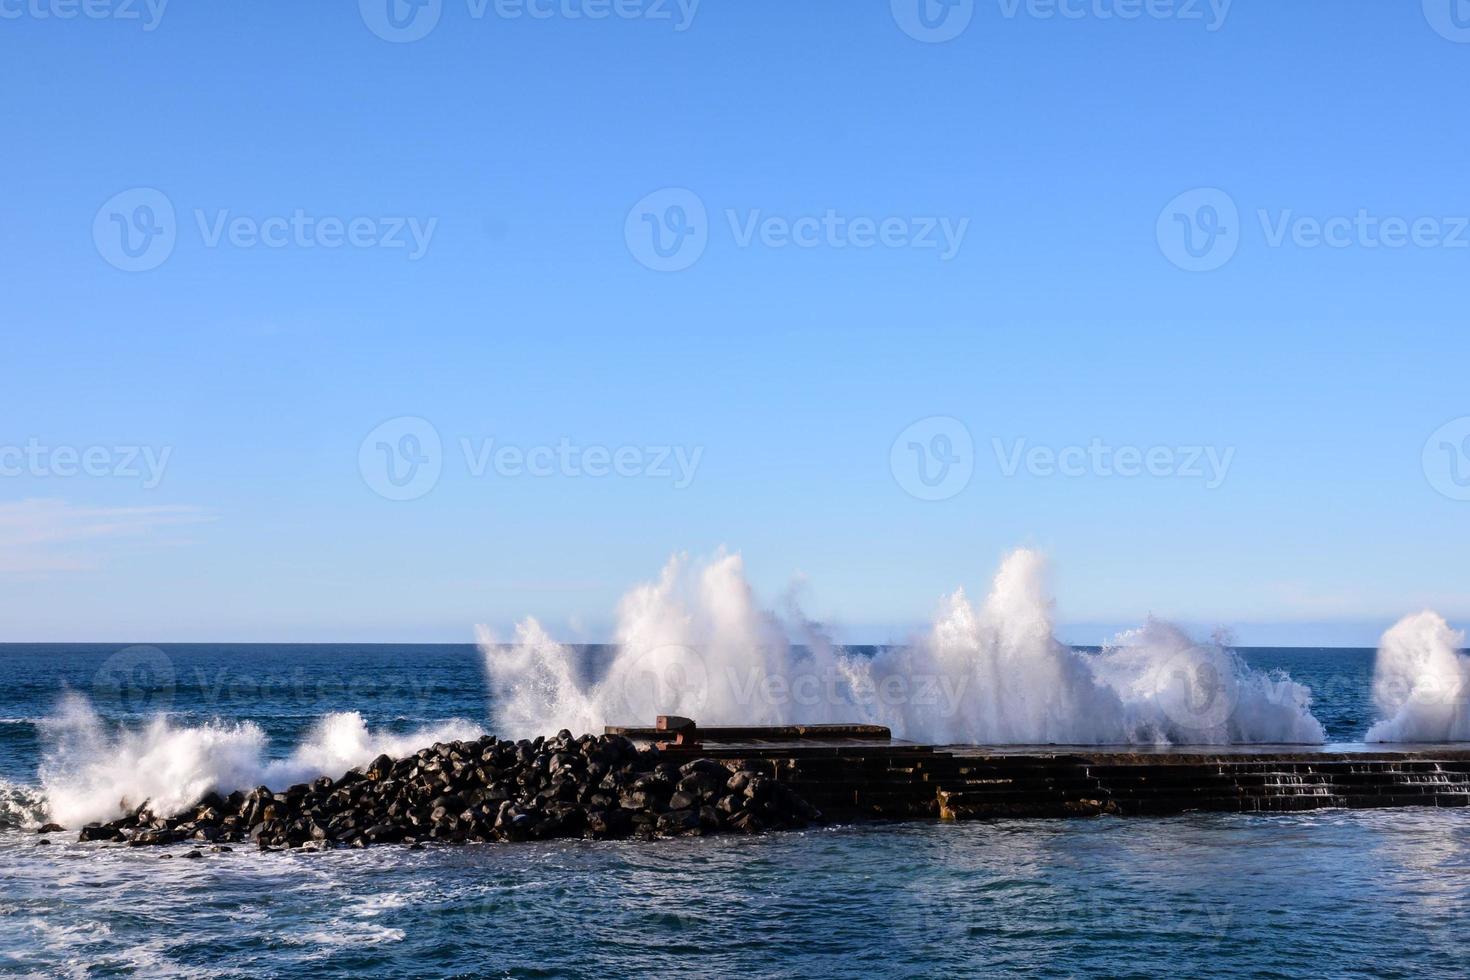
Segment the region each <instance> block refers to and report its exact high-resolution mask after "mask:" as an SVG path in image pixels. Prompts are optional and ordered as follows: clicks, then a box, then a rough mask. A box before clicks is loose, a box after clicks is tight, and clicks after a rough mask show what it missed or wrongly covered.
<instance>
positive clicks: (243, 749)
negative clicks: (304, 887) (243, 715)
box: [40, 693, 481, 827]
mask: <svg viewBox="0 0 1470 980" xmlns="http://www.w3.org/2000/svg"><path fill="white" fill-rule="evenodd" d="M41 730H42V735H43V738H44V740H45V744H46V750H45V754H44V756H43V758H42V762H41V767H40V776H41V785H42V788H43V789H44V791H45V796H46V806H47V810H48V812H49V815H50V819H52V820H54V821H56V822H57V823H60V824H62V825H64V826H67V827H78V826H81V825H83V824H86V823H90V822H93V821H105V820H111V819H115V818H116V817H118V816H121V815H122V814H124V813H126V812H128V811H129V810H132V809H134V808H135V807H137V806H139V805H141V804H142V803H144V802H148V804H149V806H150V808H152V809H153V810H154V811H155V812H157V813H174V812H177V811H178V810H180V809H182V808H183V807H186V806H188V805H189V804H191V803H193V802H194V801H195V800H197V799H199V798H200V797H201V796H203V795H204V794H205V793H208V792H210V791H211V790H213V791H217V792H221V793H230V792H233V791H234V790H237V789H249V788H252V787H254V786H259V785H265V786H270V787H271V788H273V789H281V788H284V787H286V786H289V785H291V784H293V783H299V782H305V781H307V780H310V779H314V778H316V777H317V776H324V775H327V776H340V775H341V774H342V773H344V772H346V771H347V770H348V769H351V768H353V767H354V766H362V765H366V764H367V763H369V762H371V761H372V760H373V759H374V758H376V757H377V756H378V755H380V754H382V753H387V754H389V755H402V754H406V753H409V752H416V751H418V750H419V749H421V748H423V747H425V746H427V745H431V744H433V743H434V742H441V741H449V740H453V739H464V738H474V737H478V736H479V735H480V734H481V729H480V727H479V726H476V725H474V724H471V723H470V722H467V721H462V720H458V719H455V720H451V721H448V722H443V723H441V724H438V725H434V726H430V727H426V728H421V729H419V730H417V731H415V732H412V733H410V734H406V735H390V734H386V733H382V732H373V731H370V730H369V729H368V726H367V723H366V722H365V721H363V718H362V716H361V715H360V714H358V713H357V712H355V711H348V712H337V713H333V714H329V715H326V716H324V717H323V718H321V719H320V720H319V721H318V722H317V723H316V725H315V727H313V729H312V730H311V732H310V734H309V735H307V736H306V738H304V739H303V740H302V741H301V743H300V744H299V745H297V746H296V747H295V749H294V750H292V752H291V754H290V755H289V756H287V757H286V758H284V759H274V760H272V759H270V758H268V756H267V749H268V748H269V739H268V738H267V737H266V735H265V733H264V732H263V731H262V730H261V729H260V727H259V726H258V725H255V724H254V723H252V722H241V723H224V722H210V723H208V724H204V725H197V726H185V725H177V724H174V723H172V722H170V721H169V720H168V719H167V718H166V717H163V716H158V717H156V718H154V719H153V720H152V721H150V722H148V723H147V724H145V725H143V726H141V727H128V726H125V725H111V724H109V723H107V722H105V721H104V720H103V719H102V718H101V717H100V716H99V715H98V714H97V712H96V711H94V710H93V708H92V706H91V704H90V703H89V702H88V701H87V699H86V698H85V697H83V696H82V695H80V694H75V693H73V694H68V695H66V696H65V697H64V698H63V699H62V701H61V704H60V705H59V706H58V708H57V711H56V713H55V714H54V715H52V716H51V717H49V718H47V719H45V720H44V721H43V722H42V723H41Z"/></svg>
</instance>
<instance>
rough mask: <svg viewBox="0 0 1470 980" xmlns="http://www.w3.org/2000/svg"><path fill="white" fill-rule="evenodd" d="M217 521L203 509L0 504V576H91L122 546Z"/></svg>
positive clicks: (25, 502)
mask: <svg viewBox="0 0 1470 980" xmlns="http://www.w3.org/2000/svg"><path fill="white" fill-rule="evenodd" d="M212 520H214V517H213V515H211V514H210V513H209V512H208V511H206V510H204V509H203V508H199V507H186V506H155V507H92V506H79V505H76V504H71V503H68V502H67V501H65V500H57V499H51V498H33V499H29V500H18V501H0V574H4V575H38V574H49V573H60V572H79V571H89V570H92V569H95V568H97V567H99V566H100V564H101V560H102V557H103V556H104V554H105V553H106V552H107V551H109V550H111V549H112V548H113V547H115V546H116V543H117V542H119V541H127V540H133V541H136V540H139V539H145V540H146V539H150V538H153V537H155V536H156V535H157V534H158V533H159V532H161V531H163V530H165V529H168V528H173V527H180V526H184V525H192V524H202V523H205V522H207V521H212Z"/></svg>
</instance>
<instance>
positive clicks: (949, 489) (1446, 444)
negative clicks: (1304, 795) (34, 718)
mask: <svg viewBox="0 0 1470 980" xmlns="http://www.w3.org/2000/svg"><path fill="white" fill-rule="evenodd" d="M386 2H387V0H363V2H362V3H361V4H352V3H345V2H344V3H335V4H309V5H308V4H301V3H287V2H284V0H267V2H261V3H256V4H248V5H234V4H232V5H221V4H197V3H190V4H185V3H182V2H178V0H175V2H174V3H171V4H168V5H166V6H165V7H163V8H162V9H161V11H160V9H159V8H158V6H157V5H156V4H155V6H154V7H152V8H150V7H148V6H147V5H145V4H143V3H142V2H141V0H139V2H137V3H127V4H123V2H122V0H117V2H116V3H108V2H107V0H96V5H95V6H93V7H90V8H88V9H89V10H91V11H92V13H94V14H96V16H74V17H64V16H61V14H64V13H68V12H73V13H74V12H75V10H76V8H74V7H71V6H69V5H68V3H67V0H24V2H21V0H7V2H6V3H5V4H0V14H3V17H0V55H3V56H0V83H3V91H4V92H5V94H4V95H3V96H0V126H3V131H4V132H5V134H6V135H7V138H8V145H9V146H10V150H11V151H10V152H9V153H8V154H6V161H7V162H6V164H5V165H4V166H5V186H6V189H7V192H8V193H6V194H5V195H4V196H3V198H0V219H3V220H0V289H3V297H4V302H3V307H0V309H3V321H0V322H3V323H4V331H5V341H6V343H5V355H6V356H5V358H4V371H3V375H4V384H3V385H0V473H3V475H0V633H3V638H5V639H13V640H103V641H112V640H117V641H124V640H126V641H138V642H146V641H166V640H179V639H195V640H228V639H240V640H384V641H391V640H424V641H433V640H444V641H460V640H469V639H470V638H471V637H472V631H471V630H472V626H473V624H475V623H479V622H484V623H489V624H491V625H493V626H496V627H498V628H501V629H503V628H505V627H506V626H507V625H508V624H510V623H511V622H513V621H514V620H517V619H519V618H520V617H522V616H524V615H527V614H535V615H537V616H540V617H542V618H543V620H544V621H546V622H547V623H549V624H551V625H552V627H553V631H554V632H557V633H558V634H559V635H562V636H564V637H566V638H568V639H577V638H581V639H600V638H604V637H605V636H606V634H607V630H608V626H609V623H610V621H611V618H612V611H613V609H614V607H615V605H616V602H617V598H618V596H619V595H620V594H621V593H622V592H623V591H624V590H625V589H626V588H628V587H629V586H631V585H633V584H635V583H636V582H639V581H642V580H645V579H648V578H651V577H652V576H654V575H655V574H656V573H657V571H658V568H659V567H660V566H661V564H662V563H663V561H664V560H665V559H666V558H667V556H668V555H669V554H671V553H673V552H675V551H688V552H690V553H692V554H695V555H702V554H709V553H711V552H713V551H715V550H716V549H717V548H719V547H721V546H725V547H728V548H730V549H734V550H739V551H741V552H742V553H743V554H744V555H745V558H746V562H747V565H748V568H749V572H750V575H751V577H752V580H753V581H754V583H755V584H756V586H757V587H758V589H759V590H760V591H761V592H762V593H763V594H765V595H768V596H775V595H777V594H779V593H780V592H782V591H783V590H784V589H786V588H787V586H788V585H789V584H790V582H791V581H792V580H793V578H800V579H802V580H803V581H805V583H806V585H805V592H804V602H805V604H806V606H807V607H808V613H809V614H811V615H813V616H816V617H818V618H822V619H824V620H829V621H831V622H833V623H834V624H836V625H837V628H838V631H839V635H841V636H843V637H845V638H848V639H851V640H854V641H861V640H883V639H887V638H891V637H896V636H899V635H902V633H903V632H904V631H906V630H907V629H909V628H911V627H912V626H914V625H915V624H919V623H922V622H924V621H926V620H927V619H928V618H929V616H930V614H931V612H932V611H933V609H934V607H935V604H936V602H937V600H938V598H939V597H940V596H941V595H942V594H943V593H945V592H947V591H950V590H952V589H953V588H955V587H956V586H960V585H964V586H967V587H968V588H970V589H971V590H972V591H982V590H983V589H984V586H985V584H986V582H987V581H988V579H989V577H990V575H991V574H992V572H993V570H994V568H995V566H996V563H997V561H998V560H999V558H1000V557H1001V556H1002V555H1003V554H1004V553H1005V552H1006V551H1007V550H1008V549H1010V548H1012V547H1014V546H1017V545H1028V546H1033V547H1038V548H1041V549H1043V550H1045V551H1046V552H1047V553H1048V554H1049V555H1050V556H1051V559H1052V561H1053V563H1054V570H1055V574H1054V585H1055V590H1056V593H1057V596H1058V614H1059V616H1060V618H1061V619H1062V620H1063V621H1064V622H1066V623H1067V624H1068V628H1067V633H1066V635H1067V636H1068V637H1069V638H1071V639H1074V640H1077V641H1080V642H1096V641H1098V640H1100V639H1102V637H1103V636H1104V635H1105V634H1106V633H1107V632H1108V631H1110V630H1112V629H1113V628H1115V627H1119V626H1125V625H1129V624H1133V623H1136V622H1138V621H1139V620H1140V619H1141V618H1142V617H1144V616H1146V615H1148V614H1149V613H1154V614H1157V615H1161V616H1166V617H1170V618H1175V619H1179V620H1182V621H1185V622H1188V623H1191V624H1196V625H1199V626H1201V627H1203V626H1213V625H1215V624H1224V625H1228V626H1231V627H1233V628H1235V630H1236V633H1237V635H1238V637H1239V638H1240V640H1241V641H1242V642H1254V643H1276V642H1281V643H1307V644H1310V643H1362V644H1371V643H1372V642H1373V641H1374V640H1375V639H1376V637H1377V635H1378V632H1379V631H1380V630H1381V629H1382V628H1383V627H1384V626H1385V625H1387V624H1388V623H1389V622H1391V621H1392V620H1394V619H1396V618H1398V617H1399V616H1400V615H1403V614H1405V613H1408V612H1411V611H1415V610H1417V609H1419V608H1422V607H1425V606H1431V607H1434V608H1437V609H1439V610H1440V611H1441V612H1443V613H1444V614H1446V615H1447V616H1449V617H1451V618H1452V619H1457V620H1458V621H1459V623H1460V624H1461V625H1464V623H1465V621H1466V619H1467V618H1470V596H1467V592H1466V581H1467V577H1466V573H1465V570H1464V559H1465V554H1466V544H1467V538H1470V535H1467V528H1470V502H1467V501H1466V500H1464V499H1460V498H1462V497H1465V496H1470V493H1467V492H1466V490H1465V486H1464V482H1465V480H1466V479H1470V441H1465V437H1467V436H1470V423H1467V422H1465V421H1464V420H1465V419H1466V418H1467V416H1470V394H1467V389H1466V384H1465V364H1466V355H1467V354H1470V332H1467V330H1466V328H1465V322H1466V321H1465V303H1464V295H1465V285H1464V284H1465V282H1466V270H1467V268H1470V266H1467V263H1470V231H1467V230H1466V225H1467V223H1470V222H1467V219H1466V216H1470V183H1467V182H1466V181H1465V180H1464V179H1463V171H1464V162H1465V159H1466V151H1467V149H1470V129H1467V127H1466V125H1465V119H1464V113H1463V111H1462V110H1457V109H1455V108H1454V105H1456V104H1459V102H1460V101H1462V100H1460V99H1458V98H1457V97H1456V93H1457V92H1459V91H1460V90H1461V89H1462V88H1463V83H1464V80H1465V78H1466V77H1467V73H1470V9H1464V10H1460V11H1458V12H1459V13H1460V14H1463V17H1462V18H1461V19H1459V20H1457V19H1454V18H1453V17H1452V16H1451V15H1452V14H1454V13H1455V12H1456V11H1455V10H1454V9H1453V8H1452V7H1451V5H1450V4H1449V3H1448V2H1445V3H1443V4H1438V3H1436V0H1429V2H1428V3H1426V4H1424V5H1423V7H1422V8H1421V4H1420V3H1418V2H1412V3H1410V2H1405V3H1398V4H1380V3H1370V2H1326V0H1302V2H1296V3H1290V4H1283V3H1276V2H1264V0H1236V2H1235V3H1234V4H1228V5H1222V4H1220V3H1217V4H1216V5H1215V6H1214V7H1211V5H1210V4H1209V3H1207V2H1204V0H1200V2H1198V3H1194V2H1186V0H1179V2H1178V3H1168V2H1165V0H1156V2H1154V3H1152V4H1143V3H1139V2H1130V0H1085V2H1083V0H1069V2H1067V3H1065V4H1063V5H1062V7H1061V8H1060V9H1058V8H1057V7H1056V6H1055V5H1053V4H1048V3H1047V2H1046V0H1031V2H1029V3H1027V2H1021V0H1015V2H1013V0H989V2H983V0H976V2H974V3H973V4H966V3H964V2H963V0H962V2H961V3H959V4H958V5H957V6H955V7H954V8H953V9H950V10H948V13H947V17H948V19H946V13H945V11H946V8H942V7H940V6H938V2H937V0H928V2H929V3H930V4H931V6H929V7H928V8H927V11H926V12H927V15H928V16H927V18H926V19H919V18H918V16H917V15H918V10H917V6H916V4H917V0H914V2H913V3H909V2H908V0H894V2H893V3H892V4H889V3H882V2H869V3H862V4H854V3H838V2H836V0H801V2H791V0H786V2H781V3H777V2H759V0H743V2H740V3H729V2H716V0H704V2H703V3H699V4H690V3H688V2H686V3H685V4H684V6H682V7H681V6H680V5H679V4H677V3H675V2H673V0H667V2H660V0H619V3H618V4H617V5H614V4H612V3H610V2H608V3H604V4H602V5H601V6H599V5H598V3H597V0H592V2H591V5H590V6H589V5H587V4H586V3H585V2H581V3H579V2H573V0H555V2H554V3H553V2H550V0H537V3H536V5H535V6H534V10H535V12H537V13H538V14H539V15H543V16H531V15H530V13H529V12H528V11H529V10H530V9H531V8H528V7H527V6H526V5H525V4H522V3H518V2H516V0H501V3H500V4H498V5H497V4H496V3H494V2H492V3H490V4H489V6H484V5H482V4H479V3H478V0H473V2H472V0H442V2H441V3H439V4H438V5H437V6H435V5H433V4H432V3H431V5H430V6H429V7H425V8H423V9H422V10H418V11H417V16H418V17H419V18H427V19H419V20H414V19H413V16H414V14H415V11H414V9H413V8H410V7H407V6H400V7H399V8H398V9H397V19H396V20H392V21H390V20H389V19H387V16H386ZM397 2H399V3H400V4H401V3H402V0H397ZM1463 6H1464V7H1466V8H1470V4H1463ZM600 11H606V12H608V15H607V16H605V17H600V18H594V17H591V16H588V14H589V12H591V13H597V12H600ZM518 13H519V16H515V15H516V14H518ZM134 14H136V15H137V16H136V17H134V16H132V15H134ZM435 14H437V17H438V19H437V21H434V20H433V16H434V15H435ZM1129 14H1135V15H1136V16H1127V15H1129ZM574 15H580V16H574ZM966 18H968V19H966ZM431 22H432V24H431ZM395 23H396V24H399V25H407V26H406V27H402V28H401V29H400V28H395V27H393V26H392V25H393V24H395ZM925 24H928V25H931V26H929V27H925V26H924V25H925ZM1461 24H1464V25H1467V26H1465V27H1461V26H1460V25H1461ZM430 26H431V29H430ZM374 27H376V28H377V31H378V33H375V32H374V29H373V28H374ZM422 31H427V33H425V34H424V36H422V37H421V38H419V39H417V40H406V39H405V38H406V37H407V36H408V35H409V34H413V33H418V32H422ZM949 34H954V36H953V37H949V39H948V40H937V38H939V37H944V36H947V35H949ZM380 35H385V36H380ZM168 212H171V213H172V217H171V219H170V215H169V213H168ZM415 229H416V230H417V235H418V237H417V238H415V235H414V230H415ZM680 229H685V230H687V232H688V234H685V235H683V236H682V237H681V236H679V235H677V234H675V233H676V232H677V231H679V230H680ZM945 229H947V230H948V232H947V234H948V237H946V233H945ZM1212 229H1215V233H1214V234H1211V230H1212ZM654 230H658V231H659V233H660V238H659V240H658V241H657V242H655V240H654V239H653V237H652V236H653V232H654ZM124 231H126V232H127V235H128V238H127V240H126V241H124V239H123V237H122V235H123V233H124ZM145 232H153V234H152V235H149V236H145V234H144V233H145ZM1186 232H1187V233H1188V235H1189V238H1188V239H1187V240H1186V239H1185V238H1184V235H1185V233H1186ZM1324 237H1325V238H1326V240H1327V241H1329V242H1330V243H1331V244H1326V243H1324V242H1323V238H1324ZM660 250H662V251H660ZM1191 250H1192V251H1191ZM404 419H421V420H424V422H425V423H427V425H428V426H429V427H430V428H429V429H427V430H426V429H424V428H423V423H419V422H412V421H409V422H405V421H402V420H404ZM395 420H397V421H395ZM380 426H381V427H382V428H380ZM901 433H902V434H903V436H902V438H900V434H901ZM370 434H372V437H371V438H370ZM425 436H431V437H433V438H437V439H438V441H439V446H440V448H439V450H438V451H437V452H433V451H432V446H428V447H426V443H425V438H423V437H425ZM405 437H408V441H406V442H405V441H404V439H405ZM936 438H939V439H940V441H938V442H936V441H935V440H936ZM490 440H493V442H490ZM379 443H381V444H382V445H383V446H386V447H387V448H386V449H384V448H380V447H379ZM466 445H468V447H469V452H468V453H466ZM504 447H510V452H509V453H508V454H507V455H505V456H503V457H496V456H495V453H496V452H497V451H498V450H500V449H502V448H504ZM538 447H539V448H538ZM559 447H565V448H564V449H559ZM914 447H918V448H914ZM1088 447H1094V448H1095V450H1096V451H1093V452H1088V451H1087V450H1088ZM7 450H8V455H7ZM589 450H590V452H591V455H590V456H588V455H586V454H587V453H588V452H589ZM619 450H622V455H621V456H620V457H619V456H618V455H617V454H618V452H619ZM58 451H59V452H60V455H59V456H58V455H57V453H58ZM88 451H92V456H91V457H90V459H91V463H90V465H89V467H85V468H84V467H83V466H82V465H81V462H80V460H82V459H83V458H85V454H86V453H87V452H88ZM1150 452H1153V456H1152V457H1151V458H1152V464H1151V465H1152V469H1153V472H1152V473H1151V472H1149V470H1148V468H1145V467H1142V466H1141V464H1138V463H1137V460H1138V459H1142V458H1145V457H1146V456H1147V454H1149V453H1150ZM68 453H71V454H74V456H75V458H72V457H71V456H69V455H68ZM165 453H166V456H165V455H164V454H165ZM517 453H520V454H521V462H520V464H517V462H516V460H517V458H518V457H517V455H516V454H517ZM1130 453H1134V454H1136V458H1135V459H1134V463H1135V465H1134V467H1133V468H1134V469H1139V473H1138V475H1134V476H1125V475H1120V474H1119V472H1118V468H1119V467H1118V466H1117V465H1115V464H1116V463H1117V462H1118V461H1119V460H1120V459H1121V460H1122V461H1123V462H1124V465H1123V467H1122V468H1123V469H1124V470H1128V469H1129V467H1128V465H1126V464H1127V461H1128V460H1129V458H1130V456H1129V454H1130ZM150 454H151V455H150ZM681 454H682V456H681ZM1119 454H1121V456H1120V455H1119ZM604 457H605V458H604ZM150 458H151V459H152V461H153V465H152V467H151V469H150V466H149V464H148V460H149V459H150ZM680 458H682V459H683V461H684V464H685V469H684V470H683V471H681V470H680V468H679V466H678V465H676V462H677V461H678V460H679V459H680ZM415 459H417V460H421V461H422V465H421V468H420V469H419V470H417V471H415V470H412V469H411V465H412V461H413V460H415ZM497 459H498V460H499V461H498V462H497ZM614 459H618V460H619V463H618V465H617V466H614V465H613V462H612V461H613V460H614ZM1049 459H1051V460H1053V463H1048V460H1049ZM1211 459H1213V460H1214V461H1215V463H1214V465H1213V467H1212V466H1211V465H1209V461H1210V460H1211ZM1227 459H1228V465H1225V462H1224V461H1226V460H1227ZM568 460H571V462H568ZM945 460H948V461H949V462H950V464H951V468H950V469H949V470H948V471H946V470H944V469H943V468H942V467H943V465H944V461H945ZM1056 460H1064V461H1065V466H1063V465H1061V464H1060V463H1057V462H1056ZM7 461H8V462H7ZM390 462H391V463H392V464H393V465H394V467H395V468H394V470H393V472H392V473H391V474H390V473H389V472H388V469H387V467H388V465H389V463H390ZM920 467H923V472H922V473H921V472H920V469H919V468H920ZM619 469H621V471H622V473H623V474H624V475H618V470H619ZM85 470H90V473H89V472H87V471H85ZM589 470H591V471H592V472H591V473H589V472H588V471H589ZM533 471H534V472H533ZM604 471H605V472H604ZM681 472H682V474H683V475H682V476H681ZM535 473H540V474H543V475H535ZM599 473H602V474H603V475H596V474H599ZM390 476H393V477H396V478H399V479H400V480H405V481H407V482H405V484H404V486H402V487H396V486H395V485H394V484H393V482H392V480H391V479H389V477H390ZM410 476H411V477H412V479H409V477H410ZM925 478H928V479H929V481H930V483H933V484H934V485H932V486H931V485H930V484H929V483H925V482H924V479H925ZM686 484H687V485H686ZM404 495H409V496H412V497H413V499H403V500H394V499H388V498H389V497H392V496H404ZM925 497H932V498H937V499H922V498H925Z"/></svg>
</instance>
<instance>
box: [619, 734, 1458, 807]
mask: <svg viewBox="0 0 1470 980" xmlns="http://www.w3.org/2000/svg"><path fill="white" fill-rule="evenodd" d="M609 731H610V732H617V733H620V734H624V735H627V736H628V737H630V738H633V739H634V740H635V741H641V742H646V743H650V744H657V745H659V746H660V747H661V748H662V749H663V750H664V751H666V752H671V753H674V754H687V755H691V756H694V755H701V756H709V757H712V758H718V759H721V760H723V761H726V762H728V763H738V764H739V765H740V766H742V767H744V768H748V769H754V770H758V771H762V772H766V773H767V774H769V775H770V776H772V777H773V778H775V779H776V780H778V781H780V782H782V783H786V784H788V785H789V786H791V788H792V789H793V790H795V791H796V792H797V793H798V794H800V795H801V796H803V797H804V798H805V799H807V800H808V801H809V802H811V803H813V804H814V805H816V806H818V807H820V808H821V809H822V810H823V811H824V812H825V813H827V814H828V815H829V816H831V817H834V818H836V819H864V818H877V819H922V818H939V819H947V820H967V819H983V818H990V817H1066V816H1096V815H1101V814H1116V815H1120V816H1146V815H1166V814H1177V813H1186V812H1190V811H1219V812H1296V811H1302V810H1314V809H1323V808H1330V807H1346V808H1354V809H1364V808H1378V807H1400V806H1437V807H1449V806H1453V807H1460V806H1467V805H1470V743H1452V744H1444V745H1393V746H1387V745H1366V744H1361V743H1356V744H1339V745H1310V746H1307V745H1230V746H1218V745H1211V746H1160V747H1150V746H1062V745H1034V746H1023V745H1006V746H982V745H943V746H934V745H920V744H915V743H911V742H905V741H902V740H899V739H894V738H893V737H892V735H891V733H890V732H889V731H888V730H887V729H885V728H882V727H880V726H872V725H817V726H780V727H768V728H760V727H741V728H729V727H727V728H699V727H698V726H697V725H696V724H695V723H694V722H693V721H691V720H690V719H687V718H673V717H666V718H660V719H659V722H658V724H656V725H655V726H653V727H652V728H621V729H609Z"/></svg>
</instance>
